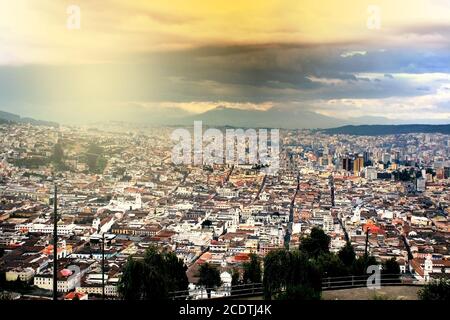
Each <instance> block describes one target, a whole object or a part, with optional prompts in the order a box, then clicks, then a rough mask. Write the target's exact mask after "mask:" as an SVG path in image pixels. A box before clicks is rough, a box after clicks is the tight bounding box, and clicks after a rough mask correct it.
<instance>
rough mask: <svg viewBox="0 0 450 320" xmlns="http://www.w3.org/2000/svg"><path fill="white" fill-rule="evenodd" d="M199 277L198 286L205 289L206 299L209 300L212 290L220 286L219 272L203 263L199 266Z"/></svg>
mask: <svg viewBox="0 0 450 320" xmlns="http://www.w3.org/2000/svg"><path fill="white" fill-rule="evenodd" d="M199 275H200V279H199V281H198V284H199V285H201V286H204V287H205V288H206V293H207V294H208V298H211V291H212V289H215V288H217V287H219V286H220V285H221V284H222V280H221V279H220V272H219V270H218V269H217V268H216V267H214V266H212V265H210V264H209V263H204V264H202V265H201V266H200V270H199Z"/></svg>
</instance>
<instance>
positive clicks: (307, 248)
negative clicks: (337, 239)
mask: <svg viewBox="0 0 450 320" xmlns="http://www.w3.org/2000/svg"><path fill="white" fill-rule="evenodd" d="M329 246H330V237H329V236H328V235H327V234H325V232H323V230H322V229H319V228H316V227H314V228H312V229H311V234H310V235H309V236H307V237H305V238H304V239H302V241H301V243H300V251H302V252H305V253H306V254H308V255H309V256H310V257H317V256H319V254H321V253H328V252H329Z"/></svg>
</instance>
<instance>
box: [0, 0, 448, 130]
mask: <svg viewBox="0 0 450 320" xmlns="http://www.w3.org/2000/svg"><path fill="white" fill-rule="evenodd" d="M218 106H221V107H229V108H238V109H255V110H268V109H270V108H277V109H279V110H283V108H285V109H286V110H291V109H292V108H294V109H297V108H298V109H304V110H309V111H313V112H316V113H319V114H322V115H326V116H330V117H335V118H339V119H349V118H358V117H384V118H387V119H389V120H390V121H399V120H402V121H407V122H411V123H413V122H414V123H419V122H427V123H450V2H449V1H448V0H428V1H425V0H395V1H392V0H378V1H377V0H370V1H366V0H341V1H335V0H329V1H325V0H322V1H320V0H314V1H313V0H306V1H303V0H239V1H237V0H236V1H231V0H228V1H223V0H208V1H205V0H171V1H163V0H152V1H145V0H109V1H95V0H70V1H66V0H58V1H54V0H15V1H7V0H0V110H3V111H8V112H14V113H17V114H20V115H23V116H31V117H35V118H38V119H45V120H54V121H60V122H62V123H66V122H67V123H71V122H85V121H87V122H89V121H98V120H111V119H113V120H115V119H127V120H131V121H135V120H136V121H143V119H146V118H150V117H156V115H158V116H162V117H163V116H164V115H185V114H190V113H194V114H195V113H201V112H205V111H208V110H211V109H214V108H216V107H218Z"/></svg>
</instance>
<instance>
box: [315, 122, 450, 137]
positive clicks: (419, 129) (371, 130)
mask: <svg viewBox="0 0 450 320" xmlns="http://www.w3.org/2000/svg"><path fill="white" fill-rule="evenodd" d="M321 131H322V132H324V133H327V134H349V135H355V136H378V135H387V134H405V133H443V134H450V124H442V125H431V124H405V125H361V126H343V127H338V128H331V129H325V130H321Z"/></svg>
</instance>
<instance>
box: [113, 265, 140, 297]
mask: <svg viewBox="0 0 450 320" xmlns="http://www.w3.org/2000/svg"><path fill="white" fill-rule="evenodd" d="M143 271H144V263H143V262H142V261H138V260H135V259H133V258H132V257H130V258H128V261H127V263H126V264H125V267H124V269H123V272H122V276H121V277H120V281H119V285H118V291H119V294H120V296H121V297H122V298H123V299H125V300H141V299H142V297H143V288H144V282H143V281H142V278H141V277H142V274H143Z"/></svg>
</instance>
